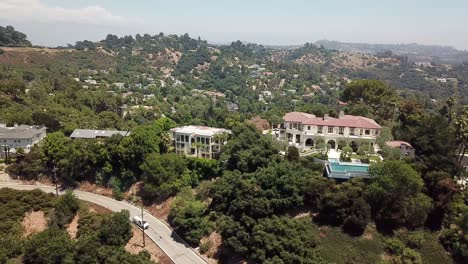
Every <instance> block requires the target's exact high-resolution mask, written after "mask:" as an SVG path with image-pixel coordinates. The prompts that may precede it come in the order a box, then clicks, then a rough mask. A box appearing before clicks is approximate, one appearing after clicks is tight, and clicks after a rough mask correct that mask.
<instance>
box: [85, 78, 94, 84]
mask: <svg viewBox="0 0 468 264" xmlns="http://www.w3.org/2000/svg"><path fill="white" fill-rule="evenodd" d="M84 82H85V83H87V84H97V82H96V80H89V79H88V80H85V81H84Z"/></svg>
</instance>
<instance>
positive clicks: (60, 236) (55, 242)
mask: <svg viewBox="0 0 468 264" xmlns="http://www.w3.org/2000/svg"><path fill="white" fill-rule="evenodd" d="M73 255H74V245H73V242H72V241H71V240H70V237H69V236H68V234H67V232H66V231H65V230H61V229H56V228H49V229H47V230H45V231H43V232H40V233H37V234H35V235H33V236H32V237H31V238H30V239H29V240H28V241H27V242H26V244H25V247H24V257H23V261H24V263H26V264H29V263H31V264H52V263H73Z"/></svg>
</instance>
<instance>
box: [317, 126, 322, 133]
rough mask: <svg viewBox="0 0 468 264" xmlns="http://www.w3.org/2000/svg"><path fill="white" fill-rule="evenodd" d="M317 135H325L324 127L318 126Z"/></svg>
mask: <svg viewBox="0 0 468 264" xmlns="http://www.w3.org/2000/svg"><path fill="white" fill-rule="evenodd" d="M317 133H319V134H322V133H323V126H318V130H317Z"/></svg>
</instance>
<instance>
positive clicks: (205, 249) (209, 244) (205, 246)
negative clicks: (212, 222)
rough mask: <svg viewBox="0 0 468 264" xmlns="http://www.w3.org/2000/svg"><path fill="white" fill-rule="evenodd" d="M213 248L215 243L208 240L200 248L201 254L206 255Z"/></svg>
mask: <svg viewBox="0 0 468 264" xmlns="http://www.w3.org/2000/svg"><path fill="white" fill-rule="evenodd" d="M212 246H213V241H211V240H208V241H206V242H205V243H203V244H201V246H200V253H202V254H205V253H206V252H208V250H210V248H211V247H212Z"/></svg>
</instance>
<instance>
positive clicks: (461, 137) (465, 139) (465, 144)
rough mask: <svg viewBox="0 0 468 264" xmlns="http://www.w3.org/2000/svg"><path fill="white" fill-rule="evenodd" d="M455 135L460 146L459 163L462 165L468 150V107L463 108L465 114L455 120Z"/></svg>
mask: <svg viewBox="0 0 468 264" xmlns="http://www.w3.org/2000/svg"><path fill="white" fill-rule="evenodd" d="M454 119H455V120H454V126H455V133H456V137H457V143H458V145H459V151H458V162H459V163H461V162H462V160H463V157H464V154H465V152H466V150H467V148H468V106H465V107H464V108H463V112H462V113H461V114H460V115H457V116H455V118H454Z"/></svg>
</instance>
